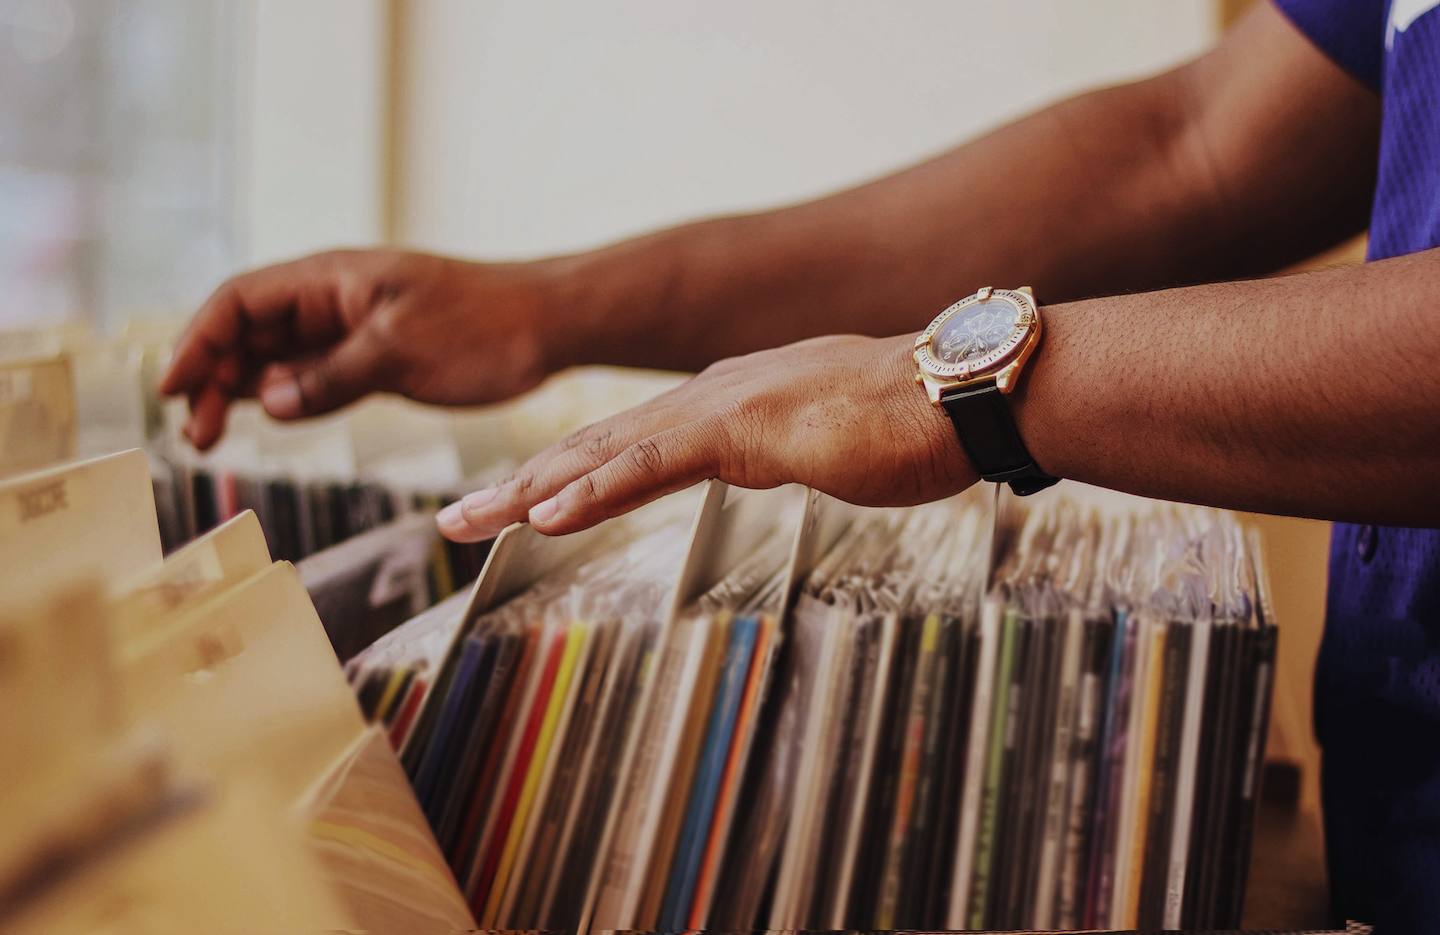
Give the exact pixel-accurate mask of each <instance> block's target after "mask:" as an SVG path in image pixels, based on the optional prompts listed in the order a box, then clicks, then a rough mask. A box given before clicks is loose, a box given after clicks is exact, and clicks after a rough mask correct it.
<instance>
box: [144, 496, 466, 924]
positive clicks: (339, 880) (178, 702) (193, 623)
mask: <svg viewBox="0 0 1440 935" xmlns="http://www.w3.org/2000/svg"><path fill="white" fill-rule="evenodd" d="M229 532H230V535H219V536H217V537H213V538H212V539H211V540H209V541H208V542H202V543H197V544H196V546H198V548H196V549H195V550H194V551H193V552H189V553H186V554H183V555H177V556H176V558H177V559H179V561H176V562H174V563H173V564H174V565H176V566H177V571H179V570H181V569H184V568H186V567H188V566H189V564H190V563H192V562H194V561H195V560H196V559H197V558H198V557H200V556H204V555H207V554H208V553H207V549H206V548H205V547H206V546H207V545H208V546H217V547H216V548H215V550H214V553H215V554H216V555H218V554H220V553H221V552H222V551H223V552H227V553H228V552H232V551H233V550H231V549H221V548H219V547H218V546H219V543H220V542H225V541H226V540H227V539H231V538H250V536H251V535H253V532H254V529H253V526H252V525H251V523H249V522H241V523H239V524H237V525H235V526H232V527H230V530H229ZM230 544H231V545H234V543H230ZM252 545H253V541H252ZM232 557H233V555H232ZM250 557H253V556H244V558H246V559H248V558H250ZM243 564H244V562H243V561H241V562H238V563H232V565H231V566H230V567H229V568H228V569H227V568H225V567H224V566H223V565H221V566H220V568H221V570H222V572H223V571H233V570H235V569H236V568H238V567H239V566H240V565H243ZM217 584H218V581H217ZM147 623H148V626H147V627H146V628H144V629H143V631H142V632H140V633H139V634H138V635H137V636H135V637H134V638H132V639H130V640H129V641H128V642H126V643H125V644H124V645H123V646H122V647H121V648H120V655H119V667H120V679H121V684H122V696H123V699H124V702H125V707H126V709H127V710H128V711H129V712H130V713H131V716H132V717H133V718H135V719H136V720H137V721H139V722H141V723H145V724H147V725H150V726H152V727H154V728H157V729H158V730H160V731H161V733H162V735H163V736H164V737H165V738H166V739H167V740H168V742H169V743H170V745H171V750H172V760H173V762H174V764H175V766H176V768H177V769H178V770H179V771H180V772H181V774H182V775H185V776H193V777H199V778H202V779H205V780H208V781H211V782H215V783H218V784H220V785H222V786H223V785H229V784H230V783H233V782H235V781H249V780H252V779H253V780H255V781H263V782H265V783H267V784H268V785H271V786H273V787H274V789H275V790H276V792H277V793H278V795H279V796H280V799H281V801H283V802H285V803H287V804H288V805H289V807H290V808H291V809H292V812H293V814H294V816H295V817H296V818H298V819H299V820H300V821H301V822H302V823H303V824H304V825H305V826H306V827H307V829H308V834H309V839H310V842H311V846H312V848H313V849H314V850H315V851H316V852H317V853H319V854H320V856H321V858H322V867H323V869H324V873H323V877H324V879H325V880H326V881H327V882H328V883H329V884H330V885H331V886H332V887H334V888H335V891H336V894H337V895H338V896H339V897H340V899H341V901H342V903H343V904H344V905H345V907H346V909H347V911H349V912H350V913H351V915H352V916H353V917H354V919H355V920H356V922H357V923H358V924H359V925H361V926H362V927H364V928H369V929H380V930H384V929H386V928H390V927H396V928H398V929H404V930H414V929H415V927H416V926H422V925H423V926H439V927H444V928H466V927H471V926H473V919H472V918H471V917H470V915H469V912H468V910H467V908H466V906H465V902H464V900H463V898H461V896H460V894H459V891H458V888H457V887H456V886H455V882H454V878H453V877H452V876H451V875H450V872H449V869H448V867H447V866H446V865H445V861H444V858H443V855H442V854H441V853H440V851H439V848H438V846H437V845H436V843H435V841H434V837H433V835H431V833H430V831H429V829H428V827H427V826H426V824H425V821H424V816H423V815H422V814H421V813H420V811H419V809H418V807H417V806H416V805H415V800H414V795H413V793H412V791H411V790H410V788H409V784H408V782H407V780H406V777H405V775H404V772H403V771H402V770H401V769H400V767H399V765H398V763H397V762H396V761H395V756H394V752H393V751H392V750H391V749H390V747H389V745H388V742H386V741H385V739H384V737H383V735H381V736H379V737H378V739H377V738H376V736H375V735H374V734H373V732H371V731H368V730H367V728H366V725H365V722H364V720H363V719H362V718H361V716H360V711H359V708H358V706H357V705H356V702H355V697H354V694H353V692H352V691H351V690H350V687H349V685H348V684H347V683H346V681H345V678H344V676H343V674H342V672H341V669H340V665H339V662H338V660H337V659H336V658H335V654H334V652H333V650H332V649H331V646H330V642H329V640H328V638H327V637H326V635H325V631H324V629H323V627H322V626H321V624H320V620H319V618H318V617H317V616H316V614H315V610H314V608H313V606H312V605H311V603H310V599H309V596H308V595H307V594H306V592H305V589H304V587H303V586H302V584H301V582H300V579H299V576H298V575H297V574H296V572H295V569H294V567H293V566H291V565H290V564H289V563H288V562H278V563H276V564H273V565H269V566H267V567H265V568H263V569H262V570H260V571H258V572H256V573H255V574H253V575H251V576H250V577H248V578H246V579H244V580H243V581H240V582H238V583H235V584H233V585H231V586H229V587H217V588H216V589H215V590H209V591H205V592H203V593H199V594H194V595H190V597H189V599H188V600H182V601H180V602H178V603H176V604H175V605H173V607H171V608H170V610H169V611H168V612H164V613H157V614H156V615H154V616H152V617H151V618H150V619H149V620H148V621H147ZM132 629H134V628H132Z"/></svg>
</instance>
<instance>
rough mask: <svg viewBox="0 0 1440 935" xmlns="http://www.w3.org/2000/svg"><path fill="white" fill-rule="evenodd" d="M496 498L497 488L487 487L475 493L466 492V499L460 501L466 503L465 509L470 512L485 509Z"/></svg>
mask: <svg viewBox="0 0 1440 935" xmlns="http://www.w3.org/2000/svg"><path fill="white" fill-rule="evenodd" d="M494 499H495V488H494V487H486V488H485V489H484V490H477V491H475V492H474V493H471V494H466V495H465V499H463V500H461V501H460V503H461V504H463V505H464V508H465V511H466V512H467V513H468V512H472V511H475V510H483V509H485V507H487V506H489V505H490V502H491V501H492V500H494Z"/></svg>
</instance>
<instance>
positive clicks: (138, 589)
mask: <svg viewBox="0 0 1440 935" xmlns="http://www.w3.org/2000/svg"><path fill="white" fill-rule="evenodd" d="M269 567H270V550H269V549H268V548H266V546H265V533H264V531H263V530H262V529H261V528H260V521H259V520H258V519H256V517H255V513H254V512H253V511H251V510H246V511H245V512H244V513H241V514H240V515H239V516H236V517H234V518H233V519H230V520H228V521H226V522H225V523H223V524H221V525H220V526H217V527H215V528H214V529H212V530H211V531H210V532H208V533H206V534H205V535H203V536H201V537H200V538H199V539H196V540H195V541H194V542H192V543H190V544H189V545H187V546H185V547H184V548H181V549H177V550H176V551H174V552H172V553H171V554H170V555H168V556H166V557H165V560H164V561H163V562H162V563H160V564H159V565H152V566H150V567H149V568H147V569H145V570H144V571H142V572H140V574H138V575H135V576H134V577H132V578H130V579H128V580H126V581H123V582H120V583H117V584H116V585H114V586H112V587H111V589H110V591H111V595H112V598H113V601H114V607H113V610H112V626H113V628H114V633H115V639H116V644H117V645H119V646H123V645H125V644H126V643H128V642H129V641H131V640H134V639H138V638H140V637H142V636H143V635H144V634H145V633H147V632H149V631H150V630H151V629H152V628H153V627H155V626H156V625H158V624H159V623H161V622H162V621H164V620H165V619H166V616H167V615H169V614H173V613H175V612H177V611H179V610H181V609H182V608H183V607H184V606H187V605H193V604H195V603H196V602H199V601H202V600H205V599H207V598H210V597H213V596H215V595H216V594H218V593H220V592H221V591H224V590H226V589H227V588H231V587H234V586H235V585H237V584H239V583H240V582H242V581H244V580H245V579H247V578H249V577H251V576H252V575H255V574H257V573H259V572H261V571H264V570H265V569H267V568H269Z"/></svg>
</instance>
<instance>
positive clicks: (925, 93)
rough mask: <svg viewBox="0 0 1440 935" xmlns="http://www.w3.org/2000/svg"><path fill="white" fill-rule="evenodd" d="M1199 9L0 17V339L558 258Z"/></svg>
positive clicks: (1190, 42)
mask: <svg viewBox="0 0 1440 935" xmlns="http://www.w3.org/2000/svg"><path fill="white" fill-rule="evenodd" d="M1218 10H1219V8H1218V7H1217V5H1216V0H1165V2H1164V3H1156V2H1154V0H1004V2H991V0H914V2H910V3H906V4H893V3H884V2H880V0H866V2H825V3H822V2H820V0H797V2H792V3H785V4H765V3H761V2H758V0H736V2H732V3H727V4H699V3H683V4H675V3H665V2H661V0H617V2H612V3H607V4H578V3H557V2H553V0H539V2H510V0H0V326H3V325H11V326H13V325H15V324H18V323H22V322H25V321H27V320H37V319H38V320H44V321H47V322H53V321H54V320H55V319H56V318H57V317H64V316H69V317H76V318H80V319H85V320H88V321H91V322H93V323H95V324H96V325H99V326H100V327H102V328H104V327H106V326H107V325H113V324H114V323H115V322H116V321H118V320H120V319H123V318H124V317H126V316H129V315H132V314H134V313H136V312H148V311H156V310H179V309H187V310H188V309H190V308H192V307H193V306H194V305H195V303H197V302H198V301H199V300H201V299H202V298H203V297H204V295H205V294H206V293H207V292H208V291H209V289H210V288H212V287H213V286H214V285H215V284H216V283H217V282H219V281H220V279H222V278H223V277H224V276H225V275H226V274H228V273H229V272H231V271H234V270H236V269H239V268H241V267H244V266H248V265H253V264H256V263H262V262H268V261H272V260H275V259H280V258H284V257H288V256H293V255H297V254H301V253H305V252H308V251H311V250H315V249H321V248H324V247H329V246H335V245H341V244H352V245H354V244H367V243H374V242H379V241H394V242H398V243H403V244H409V245H414V246H418V247H424V248H427V249H434V250H443V251H448V252H453V253H462V254H467V255H479V256H485V257H495V258H502V257H504V258H509V257H523V256H532V255H537V254H541V253H546V252H551V251H556V250H574V249H579V248H582V247H585V246H589V245H593V244H597V243H601V242H604V241H606V240H610V239H613V238H615V237H619V236H623V235H626V234H631V233H636V232H639V231H641V230H644V229H647V228H650V227H653V226H655V225H659V224H667V223H672V222H675V221H680V220H684V219H687V218H693V217H696V216H700V215H705V214H711V213H715V212H726V211H737V210H747V209H753V208H760V207H764V206H767V205H774V204H781V203H785V202H789V201H794V200H797V199H801V198H807V197H810V196H813V195H818V194H821V193H824V192H826V191H830V190H833V189H835V188H839V187H842V186H845V185H849V184H852V183H854V182H858V181H860V180H863V179H865V178H867V177H869V176H872V175H874V174H877V173H880V172H884V171H888V170H891V169H895V168H899V167H902V166H904V165H907V164H909V163H912V162H915V161H917V160H919V159H923V158H925V157H927V156H929V155H932V154H934V153H936V152H939V151H941V150H943V149H945V148H947V147H949V146H951V145H953V144H955V143H957V142H960V141H963V140H964V139H966V138H968V137H972V136H974V135H976V134H977V133H980V132H982V131H984V130H985V129H986V128H988V127H992V126H994V125H996V124H998V123H1001V122H1003V121H1006V120H1009V119H1012V118H1014V117H1016V116H1019V115H1021V114H1023V113H1025V112H1026V111H1029V110H1032V109H1034V108H1036V107H1039V106H1041V105H1043V104H1045V103H1046V102H1048V101H1051V100H1053V99H1055V98H1057V97H1060V96H1062V95H1067V94H1071V93H1074V92H1077V91H1080V90H1082V89H1084V88H1087V87H1090V86H1093V85H1096V84H1104V83H1112V82H1116V81H1121V80H1124V79H1127V78H1132V77H1136V76H1139V75H1144V74H1148V73H1151V72H1154V71H1157V70H1160V69H1163V68H1167V67H1170V66H1171V65H1174V64H1176V63H1178V62H1180V61H1183V60H1185V59H1186V58H1189V57H1191V56H1193V55H1195V54H1197V53H1199V52H1200V51H1202V50H1203V49H1204V48H1205V47H1206V46H1207V45H1208V44H1210V43H1211V42H1212V41H1213V40H1214V38H1215V36H1216V34H1217V30H1218V23H1219V12H1218Z"/></svg>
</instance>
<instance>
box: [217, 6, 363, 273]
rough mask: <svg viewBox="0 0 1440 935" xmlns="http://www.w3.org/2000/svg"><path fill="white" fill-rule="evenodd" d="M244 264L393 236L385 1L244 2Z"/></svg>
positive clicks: (240, 183)
mask: <svg viewBox="0 0 1440 935" xmlns="http://www.w3.org/2000/svg"><path fill="white" fill-rule="evenodd" d="M241 9H242V10H243V11H244V15H243V17H242V22H243V27H242V28H244V29H245V30H246V33H247V34H246V36H245V38H244V41H243V42H242V43H241V46H242V62H241V70H242V72H243V74H242V77H241V80H240V82H239V84H240V93H239V98H240V100H239V101H237V104H238V105H239V111H240V128H239V133H238V134H237V136H238V138H239V139H240V141H241V145H240V153H239V167H240V171H239V176H240V178H239V180H238V187H239V191H238V193H237V195H238V204H239V210H238V212H237V213H238V215H239V223H240V227H241V238H240V241H241V247H242V249H241V257H240V259H241V262H242V263H243V264H245V265H257V264H262V263H270V262H274V261H275V260H281V259H288V258H290V257H292V256H296V255H299V254H302V253H310V252H313V251H316V250H321V249H325V248H328V247H335V246H357V245H364V244H369V243H373V242H375V241H377V240H380V239H383V238H384V237H385V236H386V233H387V214H386V212H387V193H388V172H389V164H388V158H387V157H388V153H389V146H388V141H389V118H390V115H389V82H390V45H389V41H390V35H389V29H390V2H389V0H244V2H243V3H242V4H241Z"/></svg>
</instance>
